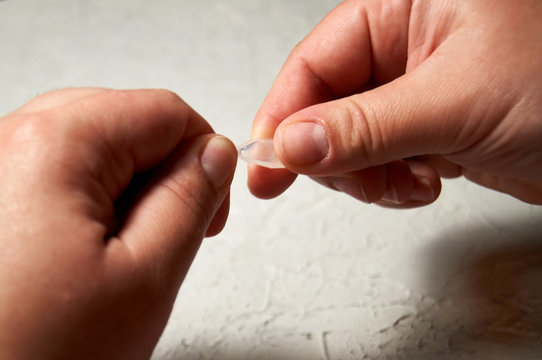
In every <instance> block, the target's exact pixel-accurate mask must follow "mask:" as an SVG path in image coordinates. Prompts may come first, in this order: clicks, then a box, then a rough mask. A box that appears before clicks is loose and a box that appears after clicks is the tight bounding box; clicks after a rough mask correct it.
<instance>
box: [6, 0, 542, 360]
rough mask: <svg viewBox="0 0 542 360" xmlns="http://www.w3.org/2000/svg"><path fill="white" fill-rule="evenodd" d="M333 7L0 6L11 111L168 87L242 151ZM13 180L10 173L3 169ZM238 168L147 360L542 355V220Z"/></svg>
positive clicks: (293, 3) (296, 0)
mask: <svg viewBox="0 0 542 360" xmlns="http://www.w3.org/2000/svg"><path fill="white" fill-rule="evenodd" d="M337 3H338V1H334V0H272V1H270V0H198V1H188V0H184V1H183V0H178V1H174V0H152V1H149V0H147V1H143V0H124V1H120V0H117V1H111V0H94V1H93V0H86V1H85V0H5V1H0V86H1V93H2V96H1V97H0V113H1V114H5V113H7V112H9V111H11V110H13V109H15V108H16V107H18V106H20V105H22V104H23V103H24V102H26V101H28V100H30V99H31V98H32V97H34V96H35V95H38V94H40V93H43V92H45V91H48V90H51V89H56V88H62V87H69V86H106V87H113V88H134V87H135V88H141V87H162V88H168V89H171V90H173V91H175V92H177V93H178V94H179V95H181V96H182V97H183V98H184V99H185V100H186V101H187V102H188V103H189V104H191V105H192V106H193V107H194V108H195V109H196V110H198V111H199V112H200V113H201V114H202V115H203V116H204V117H206V118H207V119H208V120H209V122H210V123H211V124H212V125H213V126H214V128H215V129H216V130H217V132H219V133H222V134H224V135H226V136H229V137H230V138H232V140H233V141H234V142H236V143H240V142H242V141H244V140H246V139H247V138H248V136H249V133H250V126H251V122H252V118H253V116H254V114H255V112H256V110H257V109H258V106H259V104H260V103H261V101H262V100H263V97H264V96H265V94H266V92H267V90H268V88H269V87H270V85H271V82H272V81H273V79H274V77H275V75H276V74H277V72H278V70H279V68H280V66H281V64H282V62H283V61H284V60H285V58H286V56H287V55H288V52H289V51H290V50H291V49H292V47H293V46H295V44H296V43H297V42H299V41H300V40H301V39H302V38H303V36H304V35H305V34H306V33H307V32H308V31H309V30H310V29H311V28H312V27H313V26H315V25H316V24H317V22H318V21H319V20H320V19H321V18H322V17H323V16H324V15H325V14H326V13H327V12H328V11H329V10H331V9H332V8H333V7H334V6H335V5H336V4H337ZM4 176H6V174H4ZM245 183H246V170H245V167H244V164H240V166H239V168H238V172H237V175H236V179H235V181H234V183H233V187H232V208H231V213H230V219H229V222H228V225H227V227H226V229H225V231H224V232H223V233H222V234H221V235H219V236H217V237H216V238H212V239H207V240H205V241H204V243H203V246H202V248H201V251H200V253H199V254H198V256H197V258H196V261H195V262H194V265H193V267H192V269H191V271H190V273H189V276H188V277H187V279H186V281H185V284H184V286H183V288H182V289H181V291H180V296H179V298H178V301H177V303H176V306H175V310H174V312H173V314H172V317H171V320H170V322H169V324H168V327H167V329H166V331H165V333H164V335H163V337H162V339H161V341H160V343H159V345H158V347H157V348H156V351H155V353H154V356H153V358H154V359H156V360H159V359H164V360H165V359H272V360H275V359H287V360H288V359H292V360H293V359H301V360H305V359H307V360H308V359H394V360H395V359H484V360H485V359H539V358H541V357H542V355H541V354H542V340H541V335H542V281H541V278H542V208H541V207H535V206H529V205H526V204H524V203H521V202H519V201H517V200H515V199H512V198H510V197H508V196H505V195H502V194H498V193H495V192H492V191H490V190H486V189H483V188H480V187H477V186H475V185H472V184H468V183H467V182H465V181H463V180H461V179H459V180H453V181H446V182H445V183H444V187H443V194H442V196H441V198H440V199H439V200H438V201H437V202H436V203H435V204H433V205H431V206H429V207H426V208H423V209H417V210H409V211H393V210H385V209H381V208H378V207H376V206H370V205H364V204H361V203H358V202H356V201H354V200H352V199H350V198H348V197H346V196H344V195H342V194H339V193H334V192H331V191H328V190H325V189H323V188H320V187H319V186H318V185H316V184H315V183H312V182H311V181H309V180H307V179H304V178H300V179H299V180H298V181H297V182H296V184H295V185H294V186H293V187H292V188H290V189H289V190H288V191H287V192H286V193H285V194H284V195H283V196H281V197H279V198H277V199H275V200H270V201H262V200H257V199H255V198H253V197H252V196H251V195H250V194H249V192H248V190H247V188H246V186H245Z"/></svg>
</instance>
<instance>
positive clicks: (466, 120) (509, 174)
mask: <svg viewBox="0 0 542 360" xmlns="http://www.w3.org/2000/svg"><path fill="white" fill-rule="evenodd" d="M541 17H542V2H540V1H538V0H520V1H505V2H495V1H491V0H477V1H470V0H459V1H440V0H439V1H429V0H426V1H416V0H414V1H406V0H390V1H379V0H365V1H360V0H350V1H345V2H343V3H341V4H340V5H339V6H338V7H337V8H335V9H334V10H333V11H332V12H331V13H329V14H328V15H327V16H326V17H325V18H324V19H323V20H322V22H321V23H320V24H318V25H317V26H316V28H315V29H314V30H313V31H312V32H311V33H310V34H309V35H308V36H307V37H306V38H305V39H303V41H301V43H299V44H298V45H297V46H296V48H295V49H294V50H293V51H292V52H291V53H290V55H289V57H288V59H287V60H286V62H285V64H284V65H283V67H282V69H281V71H280V73H279V75H278V77H277V79H276V80H275V82H274V84H273V86H272V88H271V90H270V91H269V93H268V95H267V97H266V99H265V100H264V102H263V104H262V106H261V108H260V110H259V111H258V113H257V115H256V117H255V120H254V124H253V131H252V137H253V138H269V137H273V138H274V147H275V152H276V153H277V156H278V157H279V159H280V160H281V161H282V162H283V164H284V165H285V167H286V168H287V170H270V169H265V168H261V167H258V166H253V165H251V166H250V167H249V181H248V185H249V188H250V189H251V191H252V193H253V194H255V195H256V196H258V197H261V198H271V197H275V196H277V195H279V194H280V193H282V192H283V191H284V190H285V189H286V188H288V186H290V184H291V183H292V182H293V181H294V179H295V177H296V175H297V174H306V175H309V176H311V177H313V178H314V179H315V180H317V181H318V182H320V183H322V184H323V185H325V186H328V187H330V188H332V189H335V190H340V191H343V192H345V193H347V194H349V195H351V196H353V197H355V198H357V199H359V200H362V201H364V202H370V203H372V202H376V203H377V204H380V205H383V206H390V207H398V208H402V207H407V208H408V207H416V206H422V205H427V204H429V203H431V202H433V201H434V200H435V199H437V197H438V195H439V193H440V190H441V178H445V177H457V176H464V177H466V178H467V179H469V180H471V181H473V182H475V183H478V184H480V185H483V186H485V187H488V188H491V189H495V190H497V191H501V192H503V193H507V194H510V195H512V196H514V197H516V198H518V199H521V200H523V201H526V202H529V203H532V204H542V166H540V165H541V164H542V118H541V115H540V114H542V92H541V91H540V84H542V67H541V66H540V63H541V61H542V42H541V41H540V36H539V34H541V33H542V22H541V21H540V18H541ZM314 125H317V127H316V129H317V130H314ZM312 134H317V135H320V137H316V138H315V137H314V136H312ZM315 139H316V140H315Z"/></svg>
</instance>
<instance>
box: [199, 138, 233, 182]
mask: <svg viewBox="0 0 542 360" xmlns="http://www.w3.org/2000/svg"><path fill="white" fill-rule="evenodd" d="M200 162H201V167H202V168H203V170H204V171H205V173H206V174H207V176H208V177H209V180H210V181H211V183H212V184H213V185H214V187H215V188H217V189H218V188H220V187H222V185H224V183H225V182H226V180H227V179H228V178H229V177H230V175H231V174H232V173H233V171H234V169H235V164H236V163H237V152H236V150H235V146H234V145H233V144H232V142H231V141H229V140H228V139H227V138H225V137H224V136H220V135H216V136H213V137H212V138H211V139H210V140H209V141H208V142H207V144H206V145H205V148H204V149H203V152H202V153H201V156H200Z"/></svg>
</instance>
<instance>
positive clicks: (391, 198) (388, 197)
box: [382, 185, 399, 204]
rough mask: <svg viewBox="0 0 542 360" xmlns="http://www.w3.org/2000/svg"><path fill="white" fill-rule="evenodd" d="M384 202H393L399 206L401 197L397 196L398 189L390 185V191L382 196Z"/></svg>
mask: <svg viewBox="0 0 542 360" xmlns="http://www.w3.org/2000/svg"><path fill="white" fill-rule="evenodd" d="M382 200H384V201H388V202H392V203H394V204H399V195H398V194H397V188H396V187H395V186H393V185H390V186H389V188H388V190H386V192H385V193H384V195H383V196H382Z"/></svg>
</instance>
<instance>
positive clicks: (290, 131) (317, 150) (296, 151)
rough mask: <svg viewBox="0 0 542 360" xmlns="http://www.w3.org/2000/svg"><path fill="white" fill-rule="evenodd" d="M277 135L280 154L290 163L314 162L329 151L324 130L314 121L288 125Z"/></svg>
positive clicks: (303, 163)
mask: <svg viewBox="0 0 542 360" xmlns="http://www.w3.org/2000/svg"><path fill="white" fill-rule="evenodd" d="M279 136H281V138H280V147H281V150H282V154H283V156H284V158H285V160H286V161H287V162H288V163H290V164H292V165H298V166H306V165H311V164H314V163H316V162H318V161H321V160H322V159H324V158H325V157H326V156H327V153H328V151H329V143H328V140H327V135H326V131H325V130H324V128H323V127H322V126H321V125H320V124H317V123H315V122H301V123H296V124H293V125H289V126H287V127H286V128H285V129H283V130H282V131H281V132H280V135H279Z"/></svg>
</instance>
